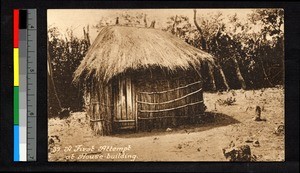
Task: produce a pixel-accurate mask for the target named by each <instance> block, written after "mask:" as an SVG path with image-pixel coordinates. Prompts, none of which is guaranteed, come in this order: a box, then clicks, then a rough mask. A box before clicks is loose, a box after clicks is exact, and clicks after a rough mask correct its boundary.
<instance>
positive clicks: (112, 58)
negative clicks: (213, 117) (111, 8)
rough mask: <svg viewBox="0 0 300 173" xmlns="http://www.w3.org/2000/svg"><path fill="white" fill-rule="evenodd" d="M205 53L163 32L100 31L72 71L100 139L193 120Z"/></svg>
mask: <svg viewBox="0 0 300 173" xmlns="http://www.w3.org/2000/svg"><path fill="white" fill-rule="evenodd" d="M213 64H214V61H213V58H212V56H211V55H210V54H208V53H206V52H204V51H201V50H199V49H197V48H194V47H193V46H190V45H189V44H187V43H185V42H184V41H182V40H180V39H179V38H177V37H175V36H173V35H172V34H169V33H167V32H164V31H161V30H157V29H150V28H136V27H124V26H109V27H103V28H102V29H101V30H100V32H99V34H98V36H97V38H96V39H95V41H94V43H93V44H92V45H91V48H90V49H89V51H88V53H87V55H86V57H85V58H84V59H83V60H82V62H81V64H80V66H79V67H78V69H77V70H76V71H75V74H74V81H75V82H77V83H78V82H80V83H81V84H83V85H84V88H85V91H86V92H85V96H84V97H85V100H86V105H87V108H88V110H87V113H88V115H89V117H90V123H91V127H92V129H93V130H94V131H95V132H96V133H97V134H100V135H109V134H112V133H118V132H120V131H123V129H135V130H138V131H143V130H151V129H154V128H168V127H173V126H177V125H181V124H185V123H191V122H197V119H199V117H200V118H201V115H203V113H204V109H205V108H204V107H205V105H204V103H203V92H202V84H203V80H202V79H203V78H202V77H201V76H202V75H201V74H203V73H202V71H203V69H201V68H202V67H205V68H206V69H207V66H208V67H211V66H212V65H213Z"/></svg>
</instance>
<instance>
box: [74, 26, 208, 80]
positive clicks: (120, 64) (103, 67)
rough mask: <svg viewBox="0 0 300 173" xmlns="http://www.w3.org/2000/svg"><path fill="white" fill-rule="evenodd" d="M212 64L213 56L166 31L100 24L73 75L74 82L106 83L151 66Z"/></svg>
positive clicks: (190, 66) (194, 67) (170, 67)
mask: <svg viewBox="0 0 300 173" xmlns="http://www.w3.org/2000/svg"><path fill="white" fill-rule="evenodd" d="M204 61H205V62H208V63H209V64H213V57H212V56H211V55H210V54H208V53H206V52H204V51H201V50H199V49H197V48H194V47H193V46H190V45H189V44H187V43H185V42H184V41H182V40H180V39H179V38H177V37H175V36H173V35H172V34H170V33H167V32H164V31H161V30H156V29H150V28H135V27H124V26H108V27H103V28H102V29H101V30H100V32H99V35H98V36H97V38H96V39H95V41H94V43H93V44H92V46H91V48H90V49H89V51H88V53H87V55H86V56H85V58H84V59H83V60H82V62H81V64H80V66H79V67H78V68H77V70H76V71H75V74H74V81H75V82H77V81H79V79H80V78H82V79H87V78H89V77H92V76H93V77H95V78H96V79H97V80H98V81H103V82H107V81H109V80H110V79H111V78H112V77H114V76H116V75H118V74H121V73H124V72H126V71H127V70H129V69H131V70H138V69H143V68H148V67H152V66H156V67H160V68H166V69H168V70H170V71H176V70H177V69H183V70H187V69H190V68H193V69H199V67H200V65H201V63H202V62H204Z"/></svg>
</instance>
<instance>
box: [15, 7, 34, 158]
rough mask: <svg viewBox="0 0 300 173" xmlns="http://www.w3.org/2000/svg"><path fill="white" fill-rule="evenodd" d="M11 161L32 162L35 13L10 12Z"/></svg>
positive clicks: (28, 11)
mask: <svg viewBox="0 0 300 173" xmlns="http://www.w3.org/2000/svg"><path fill="white" fill-rule="evenodd" d="M13 34H14V36H13V45H14V50H13V65H14V99H13V100H14V161H36V141H37V140H36V116H37V114H36V62H37V54H36V53H37V47H36V40H37V38H36V9H27V10H19V9H15V10H14V11H13Z"/></svg>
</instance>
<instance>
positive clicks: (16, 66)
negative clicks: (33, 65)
mask: <svg viewBox="0 0 300 173" xmlns="http://www.w3.org/2000/svg"><path fill="white" fill-rule="evenodd" d="M14 86H19V48H14Z"/></svg>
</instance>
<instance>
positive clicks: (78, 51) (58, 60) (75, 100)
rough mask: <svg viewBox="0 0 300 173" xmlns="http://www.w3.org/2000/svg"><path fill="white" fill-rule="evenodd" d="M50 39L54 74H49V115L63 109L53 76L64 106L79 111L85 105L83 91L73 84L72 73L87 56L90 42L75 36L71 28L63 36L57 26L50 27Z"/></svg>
mask: <svg viewBox="0 0 300 173" xmlns="http://www.w3.org/2000/svg"><path fill="white" fill-rule="evenodd" d="M63 37H64V38H63ZM48 39H49V42H48V44H49V45H48V48H49V50H48V51H49V56H50V60H51V67H52V75H51V76H49V75H48V91H49V93H48V94H49V97H48V98H49V102H48V103H49V109H50V111H49V116H56V115H57V113H58V112H59V111H61V110H60V109H61V108H60V107H59V104H58V101H57V99H56V97H55V91H54V87H53V84H52V83H50V81H51V80H50V79H49V78H51V77H53V79H54V84H55V87H56V92H57V95H58V98H59V100H60V102H61V103H62V105H61V106H62V108H70V109H71V110H73V111H79V110H80V109H82V105H83V104H82V102H83V100H82V92H83V91H82V89H81V88H80V86H74V85H73V84H72V79H73V76H72V75H73V72H74V71H75V70H76V68H77V67H78V66H79V64H80V62H81V60H82V59H83V57H84V56H85V54H86V52H87V50H88V47H89V42H88V40H86V39H80V38H77V37H75V36H74V35H73V32H72V30H70V29H69V30H67V35H65V36H63V35H62V34H61V33H60V32H59V31H58V29H57V28H56V27H51V28H49V29H48Z"/></svg>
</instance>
